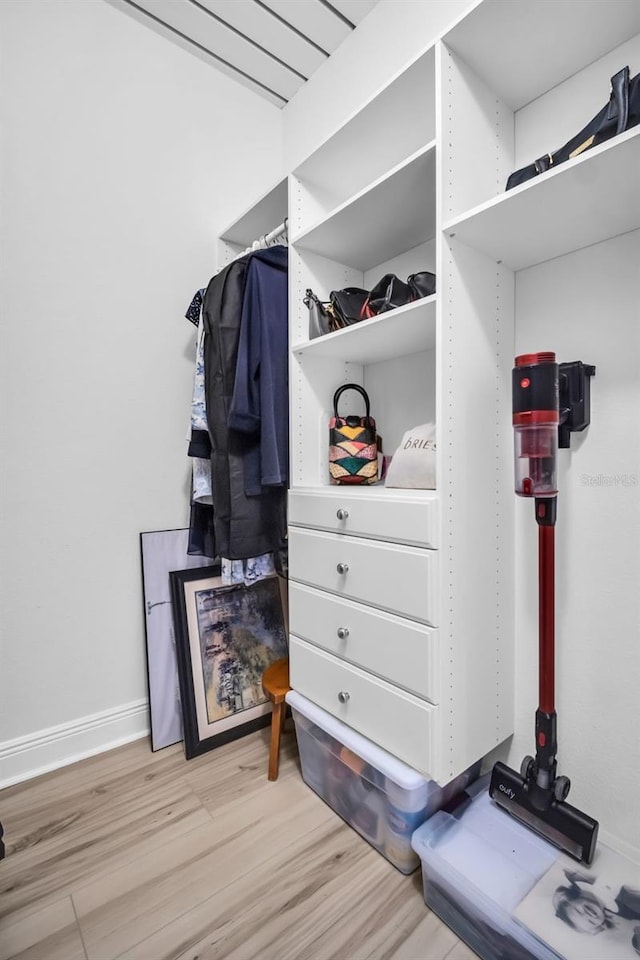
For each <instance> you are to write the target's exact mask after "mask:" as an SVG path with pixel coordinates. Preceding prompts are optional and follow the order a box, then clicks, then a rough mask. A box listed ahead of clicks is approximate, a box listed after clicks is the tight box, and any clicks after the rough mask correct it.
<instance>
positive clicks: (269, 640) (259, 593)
mask: <svg viewBox="0 0 640 960" xmlns="http://www.w3.org/2000/svg"><path fill="white" fill-rule="evenodd" d="M220 573H221V568H220V565H219V564H213V565H211V566H209V567H204V568H202V569H199V570H178V571H174V572H173V573H171V591H172V597H173V615H174V621H175V632H176V653H177V660H178V675H179V679H180V696H181V702H182V720H183V730H184V746H185V755H186V757H187V760H189V759H191V757H195V756H198V755H199V754H201V753H204V752H206V751H207V750H211V749H212V748H213V747H217V746H221V745H222V744H223V743H228V742H229V741H230V740H235V739H237V738H238V737H242V736H245V735H246V734H248V733H251V732H253V731H254V730H258V729H259V728H260V727H265V726H267V725H268V724H269V722H270V714H271V704H270V703H269V701H268V700H267V698H266V697H265V695H264V692H263V690H262V674H263V672H264V670H265V669H266V668H267V667H268V666H269V665H270V664H271V663H273V662H274V661H275V660H279V659H280V658H281V657H286V656H287V636H286V626H285V616H284V608H285V602H284V601H285V593H284V587H285V584H284V582H283V581H282V580H281V579H280V578H279V577H267V578H266V579H264V580H259V581H258V582H256V583H254V584H252V585H251V586H245V585H244V584H233V585H225V584H223V582H222V577H221V575H220Z"/></svg>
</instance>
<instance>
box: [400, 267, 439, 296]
mask: <svg viewBox="0 0 640 960" xmlns="http://www.w3.org/2000/svg"><path fill="white" fill-rule="evenodd" d="M407 283H408V284H409V286H410V287H411V292H412V293H413V295H414V296H413V299H414V300H421V299H422V297H430V296H431V295H432V294H434V293H435V292H436V275H435V273H430V272H429V271H428V270H422V271H421V273H412V274H411V276H410V277H407Z"/></svg>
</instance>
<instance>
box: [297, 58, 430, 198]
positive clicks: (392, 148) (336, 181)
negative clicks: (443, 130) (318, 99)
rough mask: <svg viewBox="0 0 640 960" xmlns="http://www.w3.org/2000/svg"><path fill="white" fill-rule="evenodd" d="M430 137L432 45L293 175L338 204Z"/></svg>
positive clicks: (312, 189)
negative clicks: (331, 197) (327, 195)
mask: <svg viewBox="0 0 640 960" xmlns="http://www.w3.org/2000/svg"><path fill="white" fill-rule="evenodd" d="M434 137H435V53H434V49H433V47H431V48H429V49H428V50H427V51H426V52H425V53H423V54H421V55H420V56H419V57H418V58H417V59H416V60H414V61H413V63H411V64H410V65H409V66H408V67H407V68H406V69H404V70H402V71H401V72H400V73H399V74H398V75H397V76H396V77H395V78H394V79H393V80H391V82H390V83H388V84H387V85H386V86H385V87H384V88H383V89H382V90H381V91H380V92H379V93H377V94H376V95H375V96H374V97H373V98H372V99H371V100H370V101H369V102H368V103H367V104H365V105H364V106H363V107H362V108H361V109H360V110H358V112H357V113H355V114H354V115H353V116H352V117H350V118H349V119H348V120H347V121H346V122H345V123H344V124H343V125H342V126H341V127H340V128H339V129H338V130H337V131H336V132H335V133H334V134H333V135H332V136H331V137H329V139H328V140H326V141H325V142H324V143H322V144H321V145H320V146H319V147H318V148H317V150H315V151H314V152H313V153H312V154H311V155H310V156H309V157H308V158H307V159H306V160H304V161H303V162H302V163H301V164H300V165H299V166H298V167H297V168H296V169H295V170H294V171H293V175H294V177H296V178H297V179H298V180H300V181H301V183H303V184H304V185H305V186H306V187H307V188H309V189H310V190H311V192H314V190H315V189H316V188H317V189H319V190H320V191H321V192H322V193H324V192H326V193H327V194H329V195H331V196H333V198H334V203H340V202H341V201H343V200H346V199H347V198H348V197H352V196H354V195H355V194H356V193H358V192H359V191H360V190H361V189H362V188H363V187H364V186H365V185H366V184H367V183H371V182H372V181H373V180H375V179H377V178H378V177H380V176H381V175H382V174H383V173H384V172H385V171H386V170H389V169H390V168H391V167H393V166H395V165H396V164H397V163H399V162H400V161H401V160H403V159H404V158H405V157H408V156H409V155H410V154H412V153H414V152H415V151H416V150H418V149H419V148H420V147H421V146H422V145H423V144H425V143H428V142H429V141H430V140H433V138H434Z"/></svg>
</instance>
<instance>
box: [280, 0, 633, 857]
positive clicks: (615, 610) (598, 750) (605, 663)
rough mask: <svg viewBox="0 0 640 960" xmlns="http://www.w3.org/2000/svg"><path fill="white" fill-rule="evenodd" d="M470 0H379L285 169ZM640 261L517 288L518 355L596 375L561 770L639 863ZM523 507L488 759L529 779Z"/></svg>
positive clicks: (562, 536)
mask: <svg viewBox="0 0 640 960" xmlns="http://www.w3.org/2000/svg"><path fill="white" fill-rule="evenodd" d="M472 5H473V4H467V3H466V2H463V0H460V2H439V0H424V2H420V3H419V2H415V0H381V2H380V3H379V4H378V6H376V7H375V8H374V10H373V11H372V12H371V13H370V14H369V16H367V18H366V19H365V20H364V21H363V22H362V24H360V26H359V27H358V29H357V30H356V31H355V32H354V33H353V34H352V35H351V36H350V37H349V38H348V40H347V41H346V42H345V43H344V44H343V45H342V46H341V47H340V48H339V49H338V50H337V52H336V53H335V54H334V56H333V57H332V58H331V60H330V61H328V63H326V64H325V65H324V66H323V67H322V68H321V69H320V70H319V71H318V72H317V73H316V74H314V76H313V77H312V78H311V80H310V81H309V82H308V83H307V84H305V85H304V87H302V89H301V90H300V92H299V93H298V94H297V96H296V97H295V98H294V100H293V101H292V102H291V103H289V104H288V105H287V106H286V107H285V109H284V115H285V117H284V118H285V164H286V166H287V168H288V169H292V168H293V167H295V166H296V165H297V164H299V163H300V162H301V161H302V160H303V159H304V158H305V157H306V156H307V155H308V154H309V153H310V152H311V151H312V150H313V149H315V148H316V147H317V146H318V144H319V143H321V142H322V141H323V140H324V139H325V138H326V137H327V136H328V135H330V134H331V133H332V132H333V131H334V130H335V129H336V128H337V127H338V126H339V125H340V124H341V123H342V122H344V121H345V120H347V119H348V118H349V116H351V115H352V114H353V112H354V111H355V110H356V109H357V108H358V107H359V106H360V105H361V104H362V103H363V102H364V101H365V100H367V99H369V98H370V97H371V96H373V95H374V94H375V92H376V91H377V90H378V89H379V88H380V87H381V86H382V85H383V84H384V83H385V82H386V81H387V80H388V79H389V78H391V77H392V76H393V75H394V74H395V73H396V72H397V71H398V69H400V68H401V67H402V64H403V63H404V62H406V61H408V60H409V59H411V58H413V57H414V56H416V55H417V54H418V53H419V51H421V50H422V49H424V47H425V46H427V45H428V43H429V42H430V40H431V39H433V37H434V36H435V35H436V34H438V33H441V32H443V31H444V30H445V29H446V28H447V27H448V26H450V24H451V23H452V22H453V21H454V20H457V19H458V18H459V17H460V15H461V14H462V13H463V12H464V10H465V9H467V8H468V7H469V6H472ZM363 149H367V145H366V144H363ZM639 262H640V252H639V250H638V234H637V233H635V234H633V235H629V236H626V237H621V238H616V239H614V240H611V241H608V242H607V243H605V244H598V245H596V246H594V247H591V248H588V249H586V250H584V251H581V252H580V253H578V254H574V255H572V256H570V257H563V258H560V259H558V260H555V261H551V262H549V263H547V264H543V265H541V266H539V267H536V268H533V269H531V270H527V271H522V272H521V273H520V274H519V275H518V276H517V278H516V297H517V309H518V324H517V329H516V338H517V345H518V351H519V352H526V351H532V350H554V349H555V350H557V351H558V355H559V359H560V360H583V361H584V362H588V363H594V364H595V365H596V367H597V375H596V378H595V380H594V382H593V425H592V427H591V428H590V429H589V431H588V432H587V433H586V434H584V435H581V436H578V437H575V438H574V439H573V441H572V447H573V449H572V451H571V452H569V451H562V452H561V454H560V457H561V493H560V498H559V519H558V529H557V543H558V547H557V555H558V556H557V608H558V609H557V638H558V655H557V688H558V690H557V709H558V715H559V763H560V772H561V773H565V774H567V775H568V776H569V777H570V778H571V781H572V784H573V786H572V792H571V795H570V798H569V799H570V802H572V803H573V804H574V805H575V806H578V807H580V808H581V809H583V810H584V811H585V812H587V813H589V814H591V815H592V816H594V817H596V818H599V819H600V821H601V835H602V836H603V837H606V839H607V840H608V841H609V842H610V843H612V844H614V845H615V846H617V847H619V848H621V849H625V850H627V851H628V852H630V853H631V854H632V855H633V856H635V857H639V856H640V791H639V789H638V770H639V769H640V697H638V689H640V644H639V639H640V624H639V594H640V591H639V590H638V584H639V583H640V549H639V547H638V544H639V543H640V486H639V485H638V480H639V478H640V420H639V417H640V373H639V367H638V358H639V356H640V350H639V346H640V343H639V338H640V316H639V315H638V314H639V309H638V307H639V304H640V290H639V288H638V284H639V282H640V281H639V278H640V273H639V272H638V263H639ZM580 290H582V291H583V293H584V295H583V296H582V297H581V298H580V301H579V307H578V306H577V304H576V291H580ZM613 290H616V291H617V293H616V299H615V305H616V306H615V309H612V301H611V292H612V291H613ZM506 415H509V412H508V411H506ZM600 476H604V477H605V478H615V477H616V476H618V477H623V476H624V477H628V478H629V479H628V481H627V482H626V483H625V482H624V481H622V480H620V481H619V482H616V481H615V479H613V480H611V481H607V480H606V479H605V480H598V477H600ZM590 478H594V479H593V480H592V479H590ZM610 484H611V485H610ZM516 506H517V508H518V509H517V521H518V522H517V526H516V544H515V551H516V595H515V606H516V611H517V613H516V623H515V643H516V658H515V660H516V666H515V677H514V688H515V736H514V737H513V738H511V739H510V740H509V741H508V742H507V743H506V744H505V745H503V747H501V748H500V749H499V750H498V751H496V755H495V757H492V758H491V759H492V760H493V759H502V760H506V762H508V763H509V764H510V765H511V766H514V767H515V768H516V769H518V768H519V766H520V762H521V760H522V758H523V756H524V755H525V754H526V753H533V752H534V750H535V743H534V733H533V730H534V728H533V715H534V711H535V707H536V698H537V593H536V591H537V582H536V562H537V559H536V557H537V555H536V549H537V548H536V525H535V520H534V518H533V516H532V513H531V504H528V503H524V502H521V503H518V504H516Z"/></svg>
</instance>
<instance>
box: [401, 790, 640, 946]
mask: <svg viewBox="0 0 640 960" xmlns="http://www.w3.org/2000/svg"><path fill="white" fill-rule="evenodd" d="M487 783H488V777H483V778H482V780H478V781H476V782H475V783H474V784H472V785H471V786H470V787H469V788H468V790H467V794H468V795H469V796H468V798H467V799H466V800H464V801H463V802H459V803H458V806H457V807H456V809H452V807H453V804H450V805H448V808H447V809H448V810H449V811H451V812H447V811H445V810H440V811H439V812H437V813H436V814H435V815H434V816H433V817H432V818H431V819H430V820H428V821H427V822H426V823H424V824H423V825H422V826H421V827H419V828H418V829H417V830H416V832H415V833H414V835H413V837H412V840H411V843H412V846H413V849H414V850H415V852H416V853H417V854H418V856H419V857H420V859H421V861H422V880H423V887H424V899H425V902H426V904H427V906H428V907H430V908H431V909H432V910H433V911H434V913H437V914H438V916H439V917H440V918H441V919H442V920H444V922H445V923H446V924H447V925H448V926H449V927H451V929H452V930H454V931H455V933H456V934H457V935H458V936H459V937H460V938H461V939H463V940H465V941H466V942H467V943H468V944H469V946H470V947H471V948H472V949H473V950H475V952H476V953H477V954H478V955H479V956H480V957H482V958H483V960H623V958H624V960H627V958H633V957H635V956H637V953H636V950H635V949H634V946H633V945H632V938H633V936H634V928H635V925H637V924H639V923H640V919H636V920H635V921H634V920H633V919H632V918H630V913H629V910H628V909H627V911H626V917H625V915H624V911H623V912H622V913H617V910H619V909H620V906H619V905H618V906H617V907H616V906H615V903H614V900H615V895H616V892H618V891H620V890H621V884H622V883H623V882H624V881H627V883H628V887H627V889H630V888H631V887H633V886H636V887H637V886H638V883H637V880H638V878H639V877H640V873H639V872H638V868H637V866H635V865H634V864H632V863H631V862H630V861H628V860H626V858H623V857H619V856H618V855H617V854H615V853H614V852H613V851H612V850H610V849H609V848H606V847H605V846H604V844H602V843H600V844H599V846H598V850H597V852H596V856H595V858H594V861H593V864H592V865H591V866H590V867H587V866H585V865H584V864H581V863H578V862H577V861H575V860H572V859H571V858H570V857H568V856H566V855H565V854H563V853H561V852H560V851H559V850H558V849H557V848H556V847H554V846H552V845H551V844H550V843H547V841H546V840H543V839H542V838H541V837H539V836H537V834H535V833H533V832H532V831H531V830H529V829H527V828H526V827H525V826H523V825H522V824H520V823H518V822H517V821H516V820H514V819H513V818H512V817H511V816H509V814H508V813H506V812H505V811H504V810H502V809H501V808H500V807H498V806H497V805H496V804H494V803H493V801H492V800H491V799H490V798H489V794H488V792H487ZM458 800H459V801H460V800H463V798H462V797H460V798H458ZM580 878H582V879H580ZM634 881H635V882H634ZM580 886H583V887H584V896H585V897H586V898H589V899H588V902H589V904H590V911H589V912H590V917H589V922H592V921H593V914H594V910H593V905H594V903H595V902H596V900H597V899H598V898H599V897H601V896H603V899H602V903H603V904H604V903H605V901H606V900H607V899H608V900H609V904H608V906H607V909H608V911H609V917H608V919H607V920H606V925H605V923H604V912H603V926H602V928H601V929H595V928H594V927H591V928H590V929H588V930H581V929H580V928H579V925H574V924H572V923H571V921H570V919H567V918H566V916H563V915H562V913H563V911H562V909H561V901H562V899H563V898H565V897H566V895H567V893H569V894H572V895H573V896H576V895H577V894H578V893H579V891H578V890H577V888H578V887H580ZM607 889H608V891H609V896H607V893H606V891H607ZM603 891H604V894H603ZM638 894H640V891H636V899H637V895H638ZM574 902H575V901H574ZM585 902H586V901H585ZM634 906H635V909H637V904H635V905H634ZM574 909H575V908H574Z"/></svg>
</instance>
